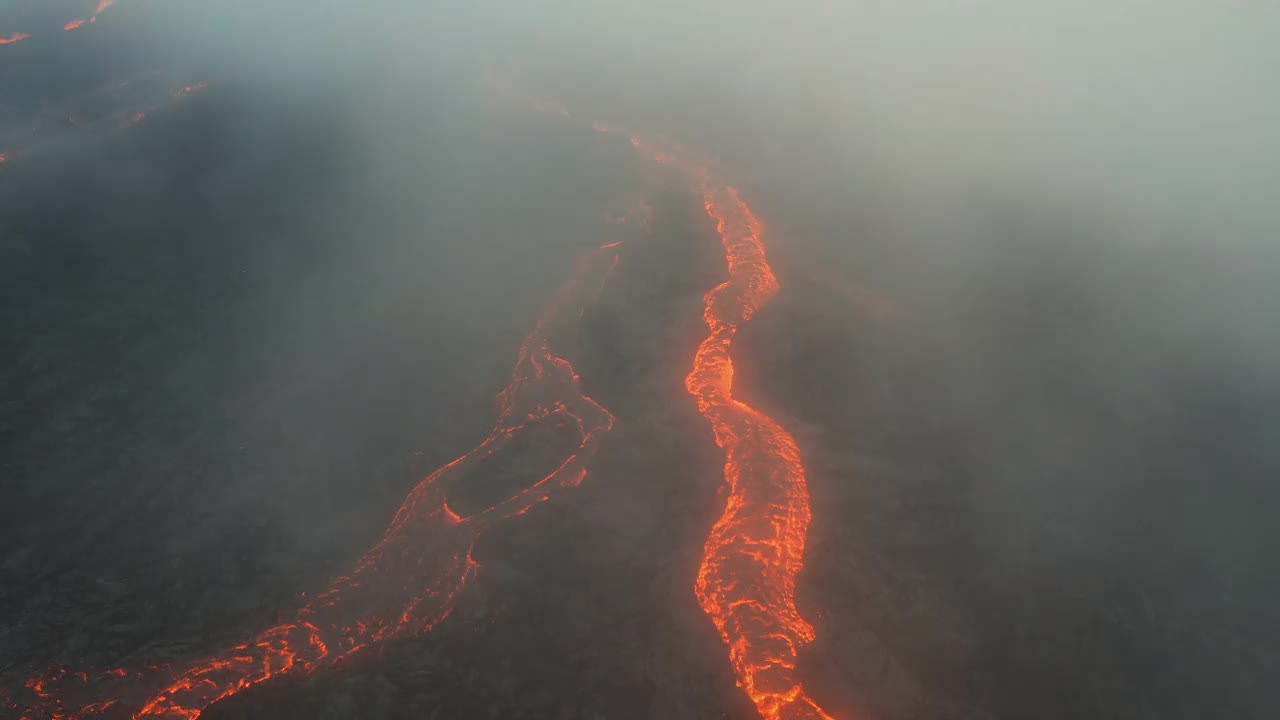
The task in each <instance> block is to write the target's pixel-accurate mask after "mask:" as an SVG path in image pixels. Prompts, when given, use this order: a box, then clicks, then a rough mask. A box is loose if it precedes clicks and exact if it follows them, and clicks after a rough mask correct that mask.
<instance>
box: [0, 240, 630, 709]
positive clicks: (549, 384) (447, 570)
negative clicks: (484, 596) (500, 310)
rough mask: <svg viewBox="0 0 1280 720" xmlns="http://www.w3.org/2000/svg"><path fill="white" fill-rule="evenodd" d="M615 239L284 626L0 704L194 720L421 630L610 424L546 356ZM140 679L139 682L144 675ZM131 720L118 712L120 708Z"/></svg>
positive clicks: (569, 374)
mask: <svg viewBox="0 0 1280 720" xmlns="http://www.w3.org/2000/svg"><path fill="white" fill-rule="evenodd" d="M619 244H620V241H619V242H615V243H611V244H609V245H605V246H603V247H600V248H597V249H595V250H593V251H592V252H591V253H589V254H587V255H585V256H583V257H582V259H581V260H580V261H579V262H578V264H577V266H576V268H575V269H574V272H573V274H572V276H571V278H570V279H569V281H568V282H567V283H566V284H565V285H564V286H562V287H561V289H560V290H559V291H558V292H557V293H556V294H555V296H554V297H553V298H552V299H551V301H550V302H549V303H548V304H547V305H546V307H545V308H544V309H543V311H542V313H541V314H540V316H539V317H538V319H537V322H536V324H535V326H534V328H533V330H532V331H531V332H530V333H529V334H528V336H526V338H525V339H524V342H523V343H522V344H521V346H520V349H519V354H518V356H517V359H516V362H515V368H514V370H513V371H512V375H511V379H510V381H509V382H508V384H507V385H506V387H505V388H503V390H502V391H501V392H500V393H499V395H498V404H499V409H500V415H499V418H498V421H497V423H496V425H495V426H494V428H493V430H492V431H491V432H490V433H489V435H488V437H486V438H485V439H484V441H483V442H481V443H480V444H479V445H477V446H476V447H475V448H474V449H472V450H471V451H470V452H468V453H467V454H465V455H463V456H462V457H459V458H458V459H456V460H454V461H453V462H451V463H449V464H447V465H445V466H443V467H441V468H439V469H438V470H436V471H434V472H433V473H431V474H430V475H429V476H428V477H427V478H426V479H424V480H423V481H422V482H421V483H419V484H418V485H417V486H416V487H415V488H414V489H413V490H412V491H411V492H410V493H409V495H408V497H407V498H406V499H405V501H404V503H403V504H402V505H401V507H400V509H399V511H398V512H397V513H396V515H395V517H394V519H393V520H392V521H391V523H390V525H389V526H388V528H387V530H386V532H385V533H384V534H383V536H382V538H381V539H380V540H379V542H378V543H377V544H376V545H375V546H374V547H373V548H372V549H370V550H369V551H368V552H366V553H365V554H364V555H363V556H362V557H361V558H360V560H359V561H358V563H357V564H356V567H355V569H354V570H353V571H351V572H350V573H349V574H347V575H343V576H339V577H337V578H335V579H334V580H333V582H332V583H331V585H330V587H329V588H328V589H327V590H325V591H324V592H322V593H320V594H318V595H316V596H315V597H314V598H312V599H311V600H310V602H308V603H306V604H305V605H304V606H303V607H301V608H300V609H298V610H297V611H296V612H295V613H293V615H292V617H291V618H290V619H289V620H288V621H286V622H282V623H280V624H278V625H275V626H274V627H271V628H268V629H266V630H264V631H262V632H260V633H258V634H257V635H256V636H255V637H253V638H252V639H250V640H248V641H247V642H245V643H242V644H240V645H236V646H235V647H232V648H229V649H226V650H224V651H222V652H218V653H216V654H213V655H211V656H209V657H206V658H203V659H201V660H199V661H197V662H194V663H191V664H189V665H186V666H185V667H182V668H177V669H174V670H170V669H165V668H159V669H151V670H150V671H141V672H135V671H125V670H123V669H113V670H107V671H103V672H99V673H97V674H88V673H71V672H68V671H67V670H65V669H61V670H57V671H54V672H53V673H49V674H47V675H44V676H40V677H35V678H31V679H29V680H28V681H27V682H26V684H25V689H24V690H22V691H20V692H23V693H25V702H23V701H19V700H18V699H17V698H11V699H9V700H6V701H2V702H4V705H0V707H6V706H7V707H8V708H9V709H11V710H16V711H18V712H20V713H21V715H20V717H21V718H23V720H37V719H40V718H56V719H58V720H71V719H74V718H85V717H94V716H97V717H102V716H104V713H109V714H110V716H111V717H133V718H170V719H173V718H188V719H190V718H196V717H199V716H200V714H201V712H203V711H204V709H205V708H207V707H209V706H210V705H212V704H213V703H215V702H217V701H218V700H221V699H223V698H226V697H228V696H230V695H233V694H235V693H237V692H239V691H241V690H243V689H245V688H247V687H250V686H252V685H256V684H258V683H261V682H263V681H265V680H268V679H269V678H272V677H275V676H279V675H283V674H286V673H305V672H310V671H311V670H314V669H316V668H319V667H324V666H330V665H334V664H335V663H338V662H340V661H342V660H344V659H346V658H349V657H351V656H353V655H355V654H357V653H359V652H361V651H362V650H364V649H366V648H369V647H370V646H372V645H374V644H376V643H379V642H382V641H385V640H387V639H390V638H394V637H400V636H405V635H409V634H415V633H424V632H426V631H428V630H430V629H431V628H432V627H434V626H435V625H436V624H437V623H439V622H440V621H441V620H442V619H443V618H445V617H446V616H447V615H448V614H449V612H450V611H451V610H452V609H453V607H454V603H455V601H456V599H457V597H458V595H459V593H460V592H461V591H462V589H463V588H464V587H466V585H467V583H468V581H469V580H471V578H473V577H474V576H475V574H476V572H477V569H478V568H479V565H478V564H477V563H476V562H475V561H474V560H473V559H472V557H471V549H472V547H473V546H474V544H475V542H476V540H477V538H479V536H480V535H481V534H482V533H484V532H485V530H486V529H487V528H489V527H491V526H492V525H494V524H495V523H498V522H500V521H502V520H504V519H506V518H510V517H512V516H514V515H519V514H522V513H524V512H526V511H528V510H529V509H530V508H532V507H533V506H535V505H536V504H538V503H540V502H542V501H544V500H547V499H548V498H549V497H550V496H551V494H552V493H554V492H555V491H556V490H557V489H560V488H567V487H573V486H576V485H577V484H578V483H580V482H581V481H582V479H583V478H584V477H585V475H586V472H587V468H586V465H587V462H588V461H589V460H590V459H591V458H592V456H593V455H594V454H595V451H596V448H597V446H598V444H599V442H600V439H601V437H602V436H603V435H604V434H605V433H607V432H608V431H609V430H610V429H611V428H612V427H613V423H614V419H613V416H612V415H611V414H610V413H609V412H608V411H607V410H605V409H604V408H603V407H601V406H600V405H598V404H597V403H596V402H595V401H593V400H592V399H591V398H589V397H587V396H586V395H584V394H583V392H582V389H581V386H580V384H579V380H578V376H577V374H576V373H575V372H574V370H573V368H572V367H571V366H570V364H569V362H568V361H566V360H565V359H564V358H561V357H557V356H555V355H554V354H552V352H551V350H550V349H549V341H550V338H551V337H552V336H553V335H554V334H555V333H556V332H558V331H560V330H561V329H563V328H564V327H565V324H566V323H573V322H575V321H576V320H577V318H578V317H579V316H580V315H581V314H582V312H583V310H584V308H585V307H586V305H587V304H589V303H590V302H591V301H592V300H593V299H594V298H595V297H596V296H597V295H598V293H599V291H600V289H601V287H602V286H603V283H604V281H605V279H606V278H607V277H608V275H609V274H610V273H611V272H612V271H613V269H614V267H615V266H616V265H617V262H618V249H617V248H618V245H619ZM544 422H548V423H556V424H563V425H568V426H569V427H571V428H572V429H573V430H574V431H576V435H577V437H578V439H579V442H578V445H577V446H576V447H574V448H572V450H571V451H570V452H569V453H568V455H567V456H565V457H564V458H563V459H561V460H560V462H559V464H558V466H557V467H556V468H555V469H554V470H553V471H552V472H551V473H550V474H549V475H547V476H545V477H543V478H542V479H540V480H537V481H536V482H534V483H532V484H531V485H529V486H527V487H525V488H524V489H523V490H521V491H519V492H517V493H516V494H514V495H513V496H511V497H508V498H507V499H505V500H502V501H500V502H498V503H497V504H495V505H492V506H490V507H488V508H486V509H481V510H479V511H477V512H474V513H472V514H470V515H467V516H465V517H464V516H460V515H459V514H457V513H456V512H454V510H453V509H451V508H450V506H449V496H450V492H451V491H452V490H455V489H456V488H457V486H458V485H459V483H460V482H462V481H464V480H465V479H466V478H467V477H468V475H469V473H471V471H472V470H474V469H475V468H476V467H477V466H479V465H481V464H483V462H484V461H485V460H486V459H488V458H490V457H493V456H495V455H496V454H498V453H500V452H501V451H502V450H503V448H504V447H507V446H508V445H510V444H511V443H512V441H513V440H514V439H515V438H516V437H517V436H519V435H521V434H522V433H523V432H525V431H526V430H529V429H531V428H532V427H533V426H534V425H535V424H538V423H544ZM148 677H150V678H152V679H151V680H150V681H149V682H148V681H147V678H148ZM126 705H127V706H128V707H129V709H130V712H131V713H132V714H131V715H120V714H119V711H122V710H123V709H124V708H125V706H126Z"/></svg>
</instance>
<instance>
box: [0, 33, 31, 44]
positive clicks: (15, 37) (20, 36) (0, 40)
mask: <svg viewBox="0 0 1280 720" xmlns="http://www.w3.org/2000/svg"><path fill="white" fill-rule="evenodd" d="M29 37H31V33H24V32H15V33H9V36H8V37H4V36H3V35H0V45H8V44H9V43H16V42H18V41H19V40H26V39H27V38H29Z"/></svg>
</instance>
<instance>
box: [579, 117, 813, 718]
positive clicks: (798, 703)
mask: <svg viewBox="0 0 1280 720" xmlns="http://www.w3.org/2000/svg"><path fill="white" fill-rule="evenodd" d="M594 129H595V130H596V131H597V132H602V133H613V132H617V131H618V130H617V128H614V127H613V126H608V125H596V126H594ZM631 144H632V145H633V146H634V147H635V148H636V149H637V150H638V151H640V152H641V153H642V154H644V155H646V156H648V157H649V158H650V159H652V160H654V161H655V162H657V163H659V164H662V165H670V166H674V167H678V168H680V169H681V170H683V171H684V172H686V173H688V174H689V175H690V176H692V177H693V178H694V180H695V181H696V182H697V183H698V187H699V191H700V193H701V195H702V203H703V208H704V209H705V210H706V213H707V215H708V216H710V217H711V219H712V220H714V221H715V223H716V231H717V233H718V234H719V236H720V242H721V244H722V245H723V246H724V253H725V261H726V264H727V266H728V271H729V279H728V280H726V281H725V282H723V283H721V284H720V285H717V286H716V287H714V288H712V289H711V290H710V291H709V292H707V294H706V295H705V296H704V298H703V299H704V303H705V306H704V311H703V318H704V319H705V320H706V323H707V327H708V328H709V329H710V334H709V335H707V338H706V339H705V340H703V341H702V344H701V345H700V346H699V347H698V351H697V353H696V355H695V356H694V361H693V369H692V370H691V371H690V372H689V375H688V376H687V377H686V378H685V388H686V389H687V390H688V391H689V394H690V395H692V396H693V397H694V398H695V399H696V401H697V404H698V411H699V412H700V413H701V414H702V415H703V417H705V418H706V419H707V421H708V422H710V423H711V429H712V431H713V432H714V434H715V439H716V444H717V445H719V446H720V447H721V448H723V449H724V453H725V464H724V478H725V481H726V483H727V485H728V491H729V492H728V498H727V500H726V502H725V509H724V513H723V514H722V515H721V516H720V518H719V519H718V520H716V522H715V524H714V525H713V526H712V528H711V534H710V536H709V537H708V538H707V542H706V545H705V546H704V548H703V556H702V564H701V567H700V568H699V569H698V577H697V580H696V582H695V586H694V592H695V594H696V595H697V597H698V603H699V604H700V605H701V606H702V610H703V612H705V613H706V614H707V616H708V617H710V618H711V621H712V622H713V623H714V624H715V626H716V628H717V629H718V630H719V631H720V637H721V638H722V639H723V640H724V642H725V644H726V645H728V646H729V659H730V662H731V663H732V665H733V668H734V670H735V672H736V674H737V676H738V684H739V686H741V687H742V688H743V689H744V690H746V692H747V694H748V695H749V696H750V697H751V700H752V701H753V702H754V703H755V706H756V708H757V710H758V711H759V712H760V715H761V716H762V717H763V718H766V720H800V719H802V718H827V719H828V720H830V717H831V716H830V715H828V714H827V713H826V712H824V711H823V710H822V708H820V707H819V706H818V705H817V703H815V702H814V701H813V700H812V699H810V698H809V696H808V695H806V694H805V692H804V689H803V688H802V687H801V685H800V681H799V680H798V679H797V678H796V676H795V667H796V657H797V655H798V653H799V650H800V647H801V646H803V645H805V644H806V643H809V642H810V641H812V640H813V638H814V632H813V627H812V626H811V625H810V624H809V623H808V622H806V621H805V619H804V618H802V617H801V616H800V613H799V612H798V611H797V610H796V605H795V589H796V576H797V575H798V574H799V572H800V569H801V567H802V565H803V563H804V545H805V537H806V534H807V532H808V529H809V519H810V516H809V492H808V489H807V487H806V484H805V470H804V465H803V464H802V463H801V461H800V451H799V450H798V449H797V447H796V442H795V440H794V439H793V438H792V437H791V435H789V434H788V433H787V432H786V431H785V430H783V429H782V428H781V427H780V426H779V425H778V424H777V423H776V422H774V421H773V419H772V418H770V417H769V416H767V415H765V414H764V413H761V412H760V411H758V410H756V409H754V408H752V407H751V406H749V405H747V404H746V403H744V402H742V401H740V400H736V399H734V397H733V359H732V357H731V353H730V351H731V349H732V345H733V337H734V335H736V334H737V332H738V328H739V327H740V326H741V325H742V324H743V323H745V322H747V321H748V320H750V319H751V316H752V315H753V314H755V312H756V311H757V310H759V309H760V307H761V306H763V305H764V304H765V303H766V302H768V301H769V299H770V298H771V297H772V296H773V295H774V294H775V293H776V292H777V291H778V281H777V278H775V277H774V274H773V270H772V268H770V267H769V262H768V260H767V258H766V257H765V251H764V243H763V241H762V240H761V227H760V221H759V220H757V219H756V217H755V215H754V214H753V213H752V212H751V208H750V207H749V206H748V205H747V203H746V202H745V201H744V200H743V199H742V198H741V196H740V195H739V194H738V191H737V190H736V189H734V188H733V187H730V186H727V185H718V184H716V183H714V182H713V181H712V180H711V177H710V172H709V171H708V170H707V168H706V167H704V166H702V165H697V164H694V163H690V162H687V161H684V160H682V159H681V157H680V156H679V155H677V154H676V153H674V152H671V151H668V150H665V149H662V148H660V147H658V145H655V144H649V143H645V142H644V141H642V140H641V139H639V138H638V137H634V136H633V137H631ZM664 145H665V144H664Z"/></svg>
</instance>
